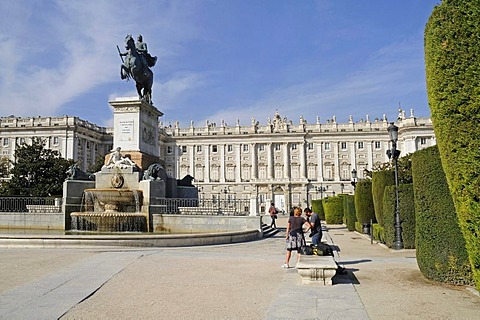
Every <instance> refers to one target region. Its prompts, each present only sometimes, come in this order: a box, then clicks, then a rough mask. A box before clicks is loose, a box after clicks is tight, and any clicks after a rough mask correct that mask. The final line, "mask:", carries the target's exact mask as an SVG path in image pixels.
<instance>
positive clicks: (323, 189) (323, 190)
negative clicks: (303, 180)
mask: <svg viewBox="0 0 480 320" xmlns="http://www.w3.org/2000/svg"><path fill="white" fill-rule="evenodd" d="M315 191H316V192H317V193H318V192H320V200H321V199H323V193H324V192H325V191H327V188H325V187H323V186H322V185H320V187H315Z"/></svg>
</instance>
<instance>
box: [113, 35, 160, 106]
mask: <svg viewBox="0 0 480 320" xmlns="http://www.w3.org/2000/svg"><path fill="white" fill-rule="evenodd" d="M117 49H118V53H119V54H120V58H121V59H122V62H123V65H122V66H121V69H120V77H121V78H122V80H125V79H126V80H127V81H128V80H130V79H133V80H135V86H136V88H137V93H138V98H139V99H141V100H145V101H146V102H148V103H150V104H151V103H152V85H153V72H152V70H150V68H151V67H153V66H154V65H155V63H156V62H157V57H152V56H151V55H150V54H149V53H148V49H147V44H146V43H145V42H143V38H142V36H141V35H138V38H137V43H135V41H134V40H133V38H132V36H131V35H130V34H128V35H127V36H126V37H125V49H126V52H120V48H119V47H118V46H117ZM123 57H125V60H124V59H123Z"/></svg>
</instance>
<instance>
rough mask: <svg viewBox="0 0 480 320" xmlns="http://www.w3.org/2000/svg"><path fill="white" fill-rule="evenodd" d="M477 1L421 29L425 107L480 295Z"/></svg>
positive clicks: (447, 2)
mask: <svg viewBox="0 0 480 320" xmlns="http://www.w3.org/2000/svg"><path fill="white" fill-rule="evenodd" d="M479 34H480V1H478V0H462V1H459V0H444V1H442V3H441V4H440V5H438V6H436V7H435V9H434V10H433V12H432V14H431V16H430V18H429V20H428V23H427V25H426V28H425V64H426V79H427V92H428V102H429V106H430V110H431V114H432V121H433V127H434V130H435V137H436V138H437V145H438V148H439V151H440V158H441V161H442V167H443V169H444V171H445V176H446V178H447V182H448V187H449V190H450V192H451V194H452V198H453V202H454V205H455V209H456V212H457V215H458V219H459V223H460V228H461V230H462V233H463V235H464V237H465V241H466V247H467V252H468V256H469V260H470V264H471V266H472V271H473V274H474V279H475V283H476V286H477V289H480V241H478V237H479V235H480V175H479V172H480V171H479V169H478V168H479V167H480V139H479V138H478V137H479V136H480V125H479V123H480V76H479V75H480V45H479V37H478V35H479Z"/></svg>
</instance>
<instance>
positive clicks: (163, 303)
mask: <svg viewBox="0 0 480 320" xmlns="http://www.w3.org/2000/svg"><path fill="white" fill-rule="evenodd" d="M285 222H286V217H281V218H280V219H279V221H278V225H279V227H280V228H281V227H284V226H285ZM327 227H328V233H329V235H330V237H331V238H332V239H333V241H334V243H335V245H336V246H337V247H338V248H339V250H340V252H339V255H340V258H339V260H340V261H339V262H340V264H342V265H343V266H345V267H346V269H347V270H348V274H347V275H340V276H335V277H334V285H333V286H316V285H310V286H307V285H302V284H301V281H300V276H299V275H298V273H297V270H296V269H295V268H290V269H282V268H281V267H280V266H281V265H282V263H283V262H284V255H285V232H284V230H282V231H281V232H279V233H278V234H277V235H276V236H274V237H272V238H267V239H262V240H259V241H253V242H247V243H240V244H231V245H217V246H205V247H188V248H141V249H139V248H135V249H130V248H118V247H117V248H111V247H110V248H107V247H105V248H98V247H96V248H86V247H84V248H76V249H71V248H70V249H66V248H54V249H35V248H0V255H1V257H2V258H1V260H0V319H479V317H480V316H479V315H480V297H479V296H478V295H477V294H476V292H475V291H474V290H472V289H470V290H468V289H467V288H465V287H455V286H449V285H442V284H437V283H434V282H431V281H429V280H426V279H425V278H423V276H422V275H421V273H420V271H419V270H418V267H417V265H416V259H415V251H414V250H400V251H393V250H390V249H388V248H386V247H384V246H382V245H379V244H371V242H370V240H369V239H368V238H367V237H365V236H364V235H361V234H359V233H356V232H348V231H346V229H345V228H344V227H343V226H339V225H329V226H327ZM295 259H296V256H295V255H294V256H293V258H292V261H291V262H295ZM292 264H294V263H292Z"/></svg>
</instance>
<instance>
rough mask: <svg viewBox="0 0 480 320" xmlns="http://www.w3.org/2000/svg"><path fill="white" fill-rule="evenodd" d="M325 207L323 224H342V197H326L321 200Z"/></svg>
mask: <svg viewBox="0 0 480 320" xmlns="http://www.w3.org/2000/svg"><path fill="white" fill-rule="evenodd" d="M323 205H324V206H325V207H324V209H325V222H326V223H328V224H342V223H343V197H339V196H336V197H328V198H325V199H323Z"/></svg>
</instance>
